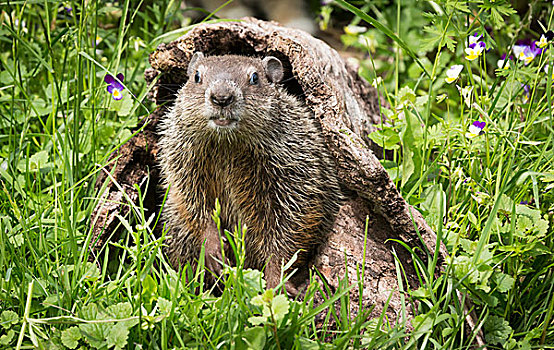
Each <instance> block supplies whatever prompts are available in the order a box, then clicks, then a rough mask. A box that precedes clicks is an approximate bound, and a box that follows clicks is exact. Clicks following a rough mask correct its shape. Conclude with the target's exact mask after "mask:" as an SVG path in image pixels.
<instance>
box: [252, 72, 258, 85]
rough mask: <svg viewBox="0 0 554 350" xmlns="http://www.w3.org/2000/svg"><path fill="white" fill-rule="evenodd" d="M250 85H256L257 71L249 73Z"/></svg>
mask: <svg viewBox="0 0 554 350" xmlns="http://www.w3.org/2000/svg"><path fill="white" fill-rule="evenodd" d="M250 85H258V73H256V72H254V73H252V74H251V75H250Z"/></svg>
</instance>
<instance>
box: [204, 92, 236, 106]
mask: <svg viewBox="0 0 554 350" xmlns="http://www.w3.org/2000/svg"><path fill="white" fill-rule="evenodd" d="M210 99H211V100H212V103H213V104H214V105H216V106H219V107H225V106H228V105H230V104H231V103H233V101H234V100H235V97H234V96H233V95H232V94H212V95H211V96H210Z"/></svg>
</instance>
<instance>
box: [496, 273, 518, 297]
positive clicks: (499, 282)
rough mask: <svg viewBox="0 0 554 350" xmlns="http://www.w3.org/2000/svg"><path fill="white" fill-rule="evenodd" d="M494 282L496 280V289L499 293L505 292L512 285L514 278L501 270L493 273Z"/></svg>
mask: <svg viewBox="0 0 554 350" xmlns="http://www.w3.org/2000/svg"><path fill="white" fill-rule="evenodd" d="M493 278H494V282H496V286H497V288H496V289H497V290H498V291H499V292H500V293H506V292H507V291H509V290H510V289H512V287H513V286H514V282H515V279H513V278H512V276H510V275H506V274H505V273H502V272H497V273H495V274H494V275H493Z"/></svg>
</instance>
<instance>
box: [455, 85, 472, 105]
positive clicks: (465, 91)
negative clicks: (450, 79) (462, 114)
mask: <svg viewBox="0 0 554 350" xmlns="http://www.w3.org/2000/svg"><path fill="white" fill-rule="evenodd" d="M456 87H457V88H458V91H459V92H460V95H462V98H463V99H464V102H465V104H466V106H467V107H468V108H469V107H470V106H471V93H472V92H473V86H466V87H464V88H461V87H459V86H458V85H456Z"/></svg>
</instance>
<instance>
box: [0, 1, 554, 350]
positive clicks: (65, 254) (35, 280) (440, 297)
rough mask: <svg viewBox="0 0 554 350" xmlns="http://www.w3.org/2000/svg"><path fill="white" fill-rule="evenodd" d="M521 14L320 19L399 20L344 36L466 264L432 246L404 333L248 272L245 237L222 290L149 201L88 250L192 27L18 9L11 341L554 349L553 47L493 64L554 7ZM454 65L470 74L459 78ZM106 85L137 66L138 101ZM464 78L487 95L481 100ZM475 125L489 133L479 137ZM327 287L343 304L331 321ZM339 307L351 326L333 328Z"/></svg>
mask: <svg viewBox="0 0 554 350" xmlns="http://www.w3.org/2000/svg"><path fill="white" fill-rule="evenodd" d="M0 1H1V0H0ZM507 5H508V4H507V3H506V2H503V1H496V2H490V3H489V2H486V3H483V4H482V3H471V4H469V5H468V4H466V3H465V2H450V1H437V2H433V3H429V2H417V1H402V2H400V1H398V2H395V4H394V6H379V3H378V2H375V1H373V2H372V1H369V2H365V3H364V2H359V3H356V4H355V6H356V8H360V9H361V12H358V11H356V10H354V9H352V8H349V5H348V4H346V3H345V2H343V1H337V2H336V4H335V5H332V6H326V7H324V8H323V10H322V11H323V12H324V13H325V14H326V16H324V18H329V16H330V18H331V19H333V18H335V17H336V18H339V17H340V18H344V17H345V16H346V15H345V12H340V10H339V7H341V6H342V7H343V8H347V9H349V10H351V11H355V13H356V14H357V15H358V16H359V17H355V18H354V19H353V21H352V24H358V25H361V24H363V23H364V22H363V21H362V19H365V20H366V21H368V22H369V23H377V22H376V21H378V23H380V24H381V26H382V28H381V27H379V28H378V29H372V28H370V29H369V30H367V31H366V32H364V33H357V34H352V33H351V34H345V35H344V36H343V38H342V39H343V42H344V43H345V44H347V45H352V46H356V47H357V48H358V49H360V50H363V51H365V52H366V53H367V54H368V55H367V59H364V60H362V61H361V62H360V63H361V66H362V69H361V70H360V74H361V75H362V76H363V77H365V78H367V79H368V80H369V81H373V79H374V78H375V74H378V75H379V76H382V77H383V81H382V82H378V81H376V82H375V83H376V86H378V87H379V91H380V92H381V93H382V94H383V96H384V97H385V98H386V99H387V100H388V102H389V104H390V106H391V107H390V108H383V113H384V114H386V115H387V116H388V117H389V118H390V120H391V121H392V122H391V123H390V125H388V126H385V127H384V128H383V130H382V131H379V132H377V133H374V134H372V135H371V136H370V137H371V138H372V139H373V140H375V141H376V142H378V143H380V144H382V145H384V146H385V148H387V149H390V150H391V151H392V152H393V154H394V160H392V161H383V165H384V166H385V167H386V168H387V170H388V171H389V174H390V175H391V177H392V178H393V179H394V181H395V183H396V184H397V186H398V188H399V189H400V190H401V191H402V194H403V196H404V197H405V198H406V199H407V200H408V201H409V202H410V203H411V204H413V205H414V206H416V208H418V209H419V210H420V211H421V212H422V213H423V214H424V216H425V218H426V220H427V221H428V222H429V224H430V225H431V226H432V227H433V229H434V230H435V231H436V232H437V234H438V236H439V238H441V239H442V240H443V242H444V243H445V244H446V246H447V248H448V251H449V253H450V258H448V259H447V261H446V262H445V264H444V265H443V266H441V268H442V272H441V273H440V274H439V275H438V276H436V275H435V274H434V270H435V264H436V259H434V257H433V252H430V253H429V254H430V259H428V260H429V262H428V263H423V262H422V261H421V260H419V259H417V257H416V256H415V254H414V258H415V259H414V261H415V263H414V264H415V265H416V268H417V271H418V276H417V277H418V278H419V279H420V281H421V286H422V287H421V288H419V289H417V290H409V289H408V287H407V286H406V285H404V286H403V287H404V288H405V289H407V294H406V303H410V304H412V305H413V306H414V309H415V311H416V314H417V316H416V317H415V318H414V319H413V320H412V321H411V322H408V321H406V320H402V321H400V322H398V323H396V324H395V322H394V321H395V320H388V319H386V318H385V317H384V315H383V316H381V317H380V318H377V319H372V320H368V319H367V313H366V312H362V313H360V315H358V316H357V317H355V318H354V319H351V320H349V319H348V315H347V314H346V308H344V307H343V308H340V310H339V309H338V308H336V307H335V305H336V304H335V302H336V301H338V302H340V303H342V304H343V305H344V304H345V303H347V302H348V300H347V295H348V291H349V290H350V288H360V286H358V285H355V286H348V285H347V284H346V283H342V285H341V288H340V290H338V291H337V292H336V293H335V294H334V295H333V294H332V293H328V291H327V290H326V286H325V285H320V284H317V283H312V284H311V285H310V288H309V290H308V292H307V296H306V298H305V300H304V302H302V303H301V302H298V301H295V300H291V299H288V298H287V297H286V296H284V295H273V293H271V292H268V291H266V290H265V288H264V285H263V281H262V279H261V275H260V273H259V272H257V271H250V270H244V269H242V268H241V267H240V265H241V264H240V261H241V259H240V256H241V254H240V251H241V249H242V248H241V245H240V240H238V241H237V242H236V244H237V254H238V259H237V261H239V267H238V268H234V269H228V270H227V274H226V277H227V278H226V280H225V282H224V283H225V285H226V286H227V287H228V288H225V289H224V291H223V293H222V295H221V296H219V297H215V296H214V295H213V294H212V293H210V291H206V290H204V289H203V288H204V284H203V280H202V278H203V274H202V273H199V271H187V272H186V273H181V272H180V271H174V270H173V269H172V268H171V267H170V266H169V265H168V263H167V261H166V258H165V256H164V255H163V253H162V246H163V236H162V237H160V238H156V237H155V236H154V235H153V234H152V228H151V227H149V225H148V224H147V223H148V221H149V219H150V217H149V215H146V214H145V212H144V210H143V209H142V208H141V204H140V203H128V204H129V205H131V206H133V211H132V215H131V216H130V217H125V218H124V217H120V218H119V219H120V222H121V225H120V229H121V230H122V232H123V234H122V235H121V239H120V240H118V241H117V242H113V243H111V244H109V245H107V246H106V247H105V248H104V249H103V250H102V251H101V252H99V253H98V254H97V255H94V256H90V254H91V252H90V250H89V248H88V247H89V244H90V240H91V239H92V233H91V221H92V220H93V219H94V218H92V217H91V212H92V208H94V206H95V205H96V204H97V197H98V193H97V191H96V189H95V181H96V177H97V176H98V174H99V172H100V171H103V170H102V166H104V165H106V164H107V162H108V156H109V155H110V154H111V153H112V151H113V150H114V149H116V148H117V147H119V146H120V145H122V144H123V143H124V142H125V141H126V140H127V139H128V138H129V137H130V136H131V135H132V132H133V130H134V128H135V127H136V126H137V123H138V121H139V120H141V119H143V118H144V117H145V116H147V115H148V114H149V113H150V112H151V111H152V110H153V108H154V106H152V105H151V103H150V102H149V101H147V100H146V98H145V96H146V93H147V92H148V88H149V87H148V86H146V84H145V82H144V78H143V72H144V70H145V69H146V68H148V67H149V65H148V54H149V53H150V52H152V51H153V50H154V49H155V48H156V46H157V45H158V44H159V43H161V42H168V41H170V40H172V39H174V38H176V37H178V36H179V35H180V34H182V33H183V32H184V30H185V29H180V28H186V27H187V26H188V25H189V24H190V22H189V20H188V19H187V18H185V17H184V16H183V15H182V11H180V10H179V6H180V1H169V0H166V1H156V2H152V1H150V2H146V1H142V2H130V1H125V2H122V3H118V4H108V3H105V2H100V1H90V2H86V3H84V2H83V3H76V2H73V1H71V2H63V3H62V2H53V1H48V0H47V1H32V2H24V1H19V2H6V1H3V2H0V10H1V11H2V13H1V17H0V22H1V23H2V25H1V26H0V68H1V71H0V198H1V200H0V348H6V349H14V348H15V349H24V348H33V347H37V348H42V349H55V348H60V349H64V348H69V349H74V348H79V347H80V348H91V347H92V348H135V345H136V344H141V345H142V348H148V349H150V348H152V349H173V348H216V347H220V348H238V349H243V348H244V349H246V348H248V346H251V347H253V348H261V347H265V348H281V349H289V348H302V349H303V348H306V349H308V348H309V349H312V348H313V349H318V348H322V347H325V348H346V347H354V348H387V349H388V348H390V349H392V348H414V349H415V348H417V349H430V348H441V349H442V348H448V349H467V348H470V347H471V345H472V344H474V342H475V339H476V336H477V330H478V329H482V330H483V331H484V335H485V338H484V340H485V342H486V343H487V345H488V346H489V348H509V349H528V348H531V347H533V348H553V347H554V327H553V326H552V321H553V316H554V315H553V312H554V298H553V295H552V293H553V292H554V276H553V272H554V270H553V269H552V265H553V263H554V260H553V253H552V251H553V244H554V243H553V239H552V213H553V211H554V196H553V192H552V187H554V186H553V185H552V183H553V182H554V169H553V165H552V162H553V160H554V149H553V143H554V140H553V138H554V136H552V135H553V131H554V130H553V126H554V122H553V119H552V117H553V115H552V114H553V112H552V103H553V101H552V80H553V79H552V76H551V74H545V70H544V67H545V66H546V65H547V64H548V65H549V66H550V67H552V66H553V52H554V48H553V47H552V45H553V44H552V43H550V44H549V49H548V50H547V51H546V52H545V53H543V54H542V55H541V56H537V57H536V58H535V59H534V60H533V61H532V62H531V63H530V64H529V65H527V66H525V65H523V64H522V63H520V62H517V60H515V61H514V62H512V63H510V69H508V70H502V71H495V68H496V60H497V59H498V58H499V57H500V55H501V54H502V53H504V52H506V51H508V48H510V47H511V46H513V45H514V44H515V43H516V42H517V40H519V39H524V38H532V39H533V40H538V38H539V37H540V35H541V34H542V33H543V31H545V30H546V29H547V28H552V26H551V20H552V15H553V11H552V4H551V3H549V2H543V1H535V2H532V3H531V7H530V10H529V11H530V14H531V15H532V16H528V15H527V14H522V15H518V14H516V13H512V12H511V11H510V7H509V6H507ZM64 6H70V7H71V8H72V11H71V12H69V13H68V12H67V11H66V10H65V9H64ZM466 7H467V8H466ZM468 9H471V10H472V12H468V11H469V10H468ZM423 11H425V12H427V13H429V14H430V15H429V16H427V17H424V16H422V12H423ZM497 14H500V15H503V16H504V19H505V23H504V20H502V21H500V20H499V19H498V17H497ZM368 16H370V17H368ZM474 18H477V19H478V20H475V21H473V19H474ZM529 18H533V21H534V22H532V23H530V22H528V19H529ZM401 19H402V20H401ZM485 26H486V27H487V29H489V31H488V32H487V33H488V34H486V35H485V41H486V42H487V47H489V48H491V50H490V51H488V52H486V53H484V55H482V56H481V57H480V58H479V59H478V60H475V61H468V60H466V59H464V56H465V54H464V48H465V45H466V44H465V41H466V40H467V36H468V35H470V34H473V33H474V32H475V31H480V33H481V34H484V33H485V32H486V30H485V29H486V28H485ZM541 26H543V27H544V28H541ZM423 27H425V30H421V28H423ZM167 33H169V34H167ZM97 37H98V38H100V39H99V40H97ZM361 39H362V40H361ZM398 46H400V47H402V48H404V49H405V50H406V51H402V50H397V51H396V52H393V50H391V48H396V47H398ZM439 53H440V54H439ZM414 59H415V60H414ZM452 64H462V65H463V66H464V70H463V72H462V74H461V76H460V78H459V79H458V80H457V81H456V82H455V83H453V84H452V85H449V84H446V83H445V82H444V78H445V71H446V70H447V69H448V68H449V67H450V66H451V65H452ZM422 66H423V67H422ZM469 72H471V74H469ZM107 73H111V74H112V75H114V76H115V75H116V74H117V73H124V75H125V79H124V81H123V83H124V84H125V86H126V90H125V92H124V98H123V99H122V100H121V101H114V100H113V99H112V98H111V96H110V94H108V93H107V92H106V84H105V83H104V80H103V79H104V76H105V75H106V74H107ZM550 73H551V72H550ZM455 84H458V85H460V86H461V87H465V86H473V91H472V101H471V103H469V104H466V103H465V102H464V100H463V98H461V97H460V94H459V92H458V90H457V89H456V87H455ZM521 84H527V85H529V88H530V90H529V91H530V93H529V96H528V98H527V99H528V101H526V100H525V97H524V94H525V91H524V90H523V88H522V86H521ZM475 120H480V121H485V122H486V127H485V129H484V130H483V131H484V133H483V134H481V135H479V136H476V137H473V138H469V137H467V135H466V133H467V132H468V130H469V126H470V125H471V124H472V123H473V121H475ZM400 146H401V147H402V149H403V151H401V148H400ZM142 195H144V194H142ZM522 201H527V202H528V204H522V203H521V202H522ZM154 220H155V218H154ZM237 235H239V232H237ZM239 236H240V235H239ZM407 248H408V249H412V247H407ZM110 253H111V254H112V255H111V256H110ZM114 256H115V257H116V258H115V259H110V257H114ZM401 270H402V267H401V266H398V271H399V272H398V274H399V278H398V280H399V283H402V281H403V278H402V275H401V273H400V271H401ZM360 273H361V272H360ZM316 292H325V293H323V294H325V295H328V296H329V299H328V300H327V301H326V302H325V303H324V304H323V305H321V306H319V307H317V308H315V309H314V308H313V305H312V303H313V296H314V294H315V293H316ZM416 301H417V302H416ZM466 301H468V303H467V304H465V302H466ZM323 310H327V314H326V315H327V316H326V322H325V323H328V322H331V321H332V322H334V323H335V324H336V326H335V327H333V328H328V327H324V328H322V329H318V328H317V327H316V323H315V318H314V316H315V315H316V314H317V313H319V312H320V311H323ZM366 311H367V312H369V310H366ZM470 311H471V312H473V315H474V321H475V323H476V328H475V329H470V328H469V326H468V324H467V323H466V322H465V319H466V315H467V313H468V312H470ZM393 324H395V325H393Z"/></svg>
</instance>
